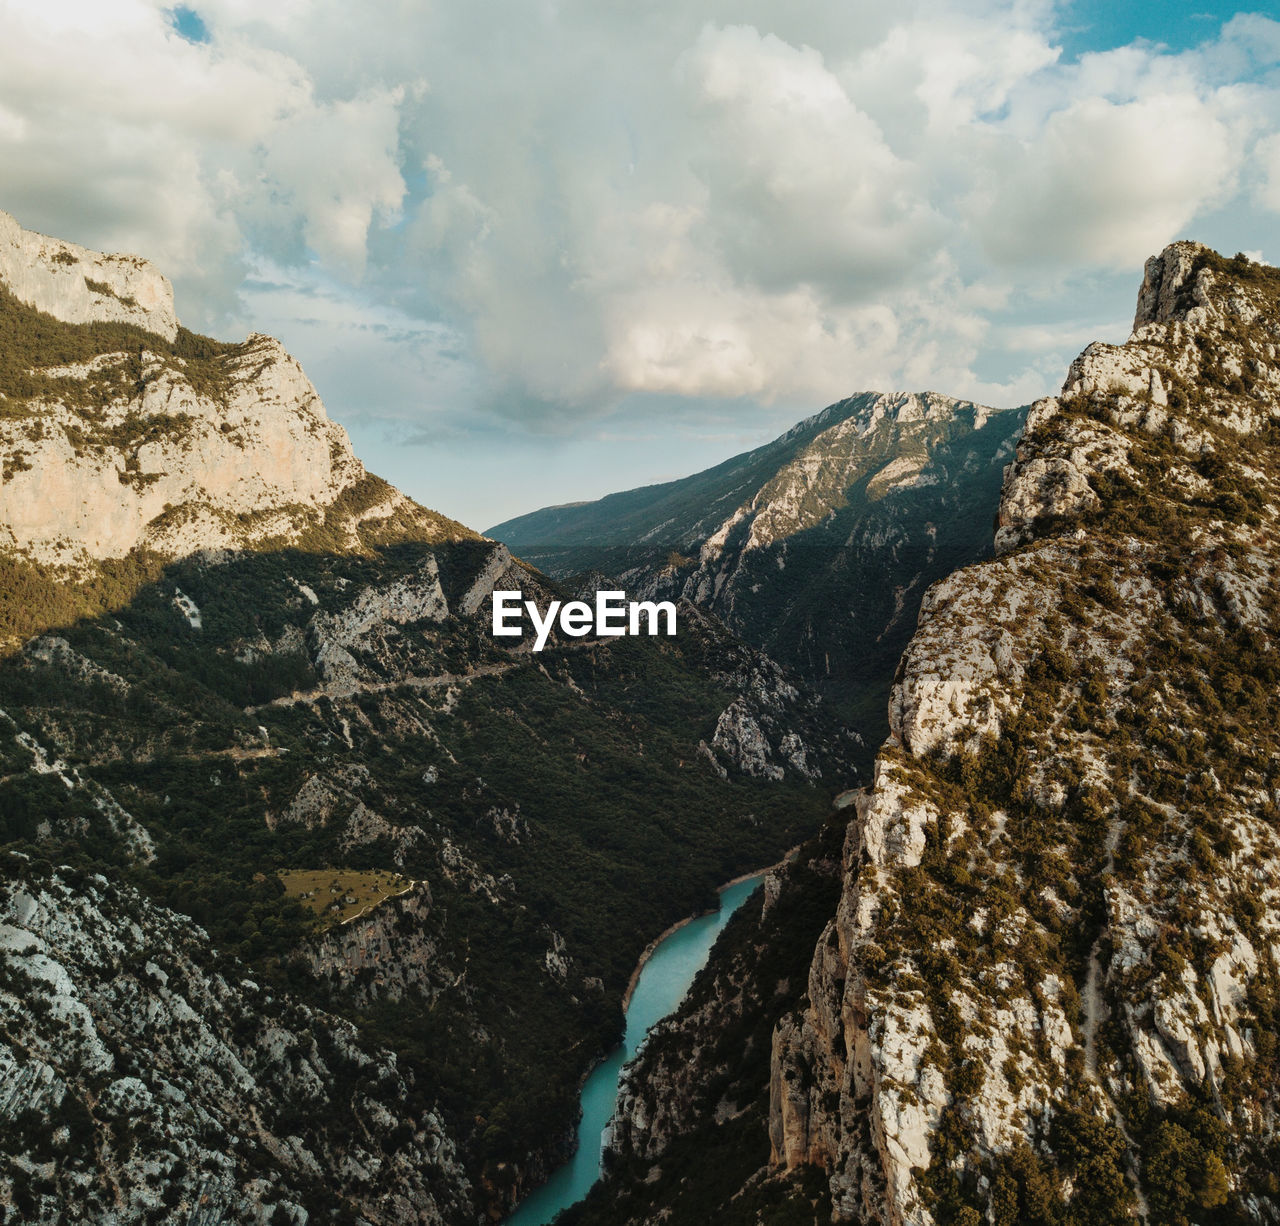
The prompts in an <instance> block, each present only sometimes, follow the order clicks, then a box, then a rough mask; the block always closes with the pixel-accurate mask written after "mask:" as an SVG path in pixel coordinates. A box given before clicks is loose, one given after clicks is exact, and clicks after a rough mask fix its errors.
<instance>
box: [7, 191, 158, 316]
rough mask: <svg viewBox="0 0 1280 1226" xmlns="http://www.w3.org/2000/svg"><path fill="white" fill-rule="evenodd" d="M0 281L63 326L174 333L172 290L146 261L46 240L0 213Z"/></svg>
mask: <svg viewBox="0 0 1280 1226" xmlns="http://www.w3.org/2000/svg"><path fill="white" fill-rule="evenodd" d="M0 281H3V282H4V284H6V285H7V286H9V288H10V289H11V290H12V291H13V293H14V294H15V295H16V296H17V297H18V298H19V299H20V300H21V301H22V302H25V303H28V304H29V305H30V306H33V307H35V308H36V309H37V310H40V311H44V312H45V313H46V314H49V315H52V316H53V317H54V318H55V319H60V320H62V321H63V322H64V323H69V324H83V323H91V322H93V321H94V320H105V321H111V322H117V323H129V324H137V325H138V326H139V327H141V328H144V329H146V330H147V331H148V332H154V333H156V334H157V335H158V336H162V337H164V339H165V340H167V341H172V340H173V339H174V337H175V336H176V335H177V333H178V317H177V315H176V314H175V312H174V308H173V286H172V285H170V284H169V280H168V278H167V277H165V276H164V275H163V274H162V273H161V272H160V270H159V269H158V268H156V266H155V265H154V264H152V263H151V262H150V261H149V260H144V259H141V258H140V257H138V256H136V255H102V254H100V253H99V252H97V251H89V250H88V249H87V248H84V247H78V246H77V245H76V244H75V243H68V242H64V241H63V240H62V239H59V238H48V237H47V236H46V235H43V234H37V233H36V232H35V231H34V230H24V229H23V228H22V226H20V225H19V224H18V222H17V221H16V220H15V219H14V218H13V217H11V216H10V215H9V214H8V213H5V212H2V211H0Z"/></svg>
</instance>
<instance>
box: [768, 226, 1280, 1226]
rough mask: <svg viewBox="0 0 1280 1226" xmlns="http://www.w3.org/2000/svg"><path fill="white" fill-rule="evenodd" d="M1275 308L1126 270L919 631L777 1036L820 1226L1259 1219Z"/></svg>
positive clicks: (1266, 1134) (1268, 1202) (1165, 266)
mask: <svg viewBox="0 0 1280 1226" xmlns="http://www.w3.org/2000/svg"><path fill="white" fill-rule="evenodd" d="M1278 303H1280V274H1277V273H1276V272H1275V271H1274V270H1272V269H1268V268H1262V267H1259V266H1256V265H1251V264H1249V263H1248V262H1247V261H1243V260H1240V259H1237V260H1233V261H1227V260H1223V259H1222V258H1221V257H1218V256H1216V255H1214V254H1213V253H1212V252H1209V251H1208V250H1207V249H1205V248H1202V247H1197V246H1195V245H1193V244H1176V245H1175V246H1173V247H1171V248H1170V249H1169V250H1167V251H1166V252H1165V253H1164V254H1163V255H1162V256H1160V257H1157V258H1156V259H1155V260H1153V261H1150V262H1149V263H1148V265H1147V270H1146V277H1145V279H1144V283H1143V288H1142V292H1141V295H1140V298H1139V305H1138V315H1137V321H1136V324H1137V326H1136V329H1135V332H1134V335H1133V337H1132V338H1131V339H1130V341H1129V342H1128V343H1127V344H1126V345H1124V346H1120V347H1114V346H1098V345H1095V346H1090V348H1089V349H1087V350H1086V351H1085V353H1084V354H1082V355H1081V357H1080V358H1079V359H1078V360H1077V361H1076V362H1075V363H1074V364H1073V366H1072V368H1071V371H1070V373H1069V375H1068V377H1067V380H1066V383H1065V385H1064V388H1063V392H1062V394H1061V395H1060V396H1059V397H1056V398H1053V399H1050V400H1046V401H1041V402H1039V403H1038V404H1037V405H1036V406H1034V407H1033V409H1032V411H1031V414H1030V415H1029V417H1028V422H1027V428H1026V432H1025V434H1024V436H1023V439H1022V441H1021V442H1020V443H1019V445H1018V452H1017V457H1016V460H1015V462H1014V463H1013V464H1012V465H1011V466H1010V467H1009V470H1008V472H1007V473H1006V477H1005V483H1004V493H1003V496H1002V499H1001V505H1000V517H999V530H998V535H997V547H998V550H999V551H1000V554H1001V556H1000V557H999V558H998V559H997V560H995V561H992V562H988V563H984V564H981V565H978V566H976V567H971V568H969V569H967V570H965V571H962V572H960V573H958V574H956V575H954V576H952V577H951V578H949V579H948V580H946V581H945V582H944V583H942V584H940V585H938V586H937V587H935V588H934V589H933V590H932V591H931V592H930V594H929V596H928V598H926V600H925V601H924V603H923V605H922V609H921V619H920V626H919V628H918V630H917V632H916V635H915V637H914V638H913V639H912V642H911V644H910V645H909V647H908V649H907V651H906V653H905V655H904V657H903V660H902V664H901V666H900V669H899V676H898V679H897V682H896V684H895V686H894V691H893V698H892V701H891V704H890V718H891V734H890V737H889V740H888V741H887V743H886V744H885V746H884V748H883V749H882V751H881V753H880V756H879V758H878V760H877V763H876V769H875V777H874V781H873V783H872V786H871V787H870V788H869V789H867V791H866V792H865V793H863V794H862V795H861V796H860V797H859V798H858V801H857V805H856V817H855V819H854V821H853V822H852V824H851V826H850V829H849V836H848V842H847V847H846V862H845V886H844V892H843V895H842V898H841V901H840V905H839V908H838V910H837V913H836V915H835V917H834V918H833V919H832V921H831V922H830V923H829V925H828V927H827V931H826V933H825V934H824V937H823V938H822V939H821V940H820V941H819V942H818V946H817V950H816V952H815V955H814V958H813V962H812V966H811V970H810V975H809V984H808V1000H807V1003H806V1004H805V1006H804V1008H803V1010H802V1012H801V1013H800V1014H798V1015H797V1016H795V1017H793V1018H790V1019H788V1020H786V1021H785V1022H784V1023H783V1024H782V1025H780V1026H779V1028H778V1030H777V1031H776V1033H775V1039H774V1053H773V1092H772V1095H771V1118H770V1128H771V1138H772V1142H773V1155H774V1161H775V1162H776V1163H777V1164H778V1165H779V1166H781V1167H788V1168H795V1167H799V1166H802V1165H805V1164H815V1165H817V1166H819V1167H820V1168H821V1169H823V1170H824V1171H825V1172H826V1176H827V1178H828V1181H829V1185H830V1189H831V1195H832V1201H833V1204H834V1205H835V1207H836V1218H837V1220H841V1221H858V1222H862V1221H874V1222H883V1223H887V1224H892V1226H899V1224H902V1223H911V1224H913V1226H928V1224H930V1223H933V1222H943V1221H957V1222H959V1221H965V1222H977V1221H980V1220H983V1219H984V1218H985V1219H986V1220H990V1221H996V1222H1014V1221H1023V1220H1031V1216H1029V1215H1032V1214H1033V1213H1036V1214H1043V1215H1046V1216H1045V1218H1044V1219H1043V1220H1050V1218H1051V1217H1052V1215H1054V1214H1062V1213H1068V1212H1069V1213H1070V1214H1071V1215H1072V1220H1089V1221H1102V1220H1106V1221H1120V1220H1126V1219H1128V1218H1129V1217H1131V1216H1132V1215H1137V1216H1140V1217H1142V1218H1144V1219H1146V1220H1150V1221H1153V1222H1154V1221H1161V1222H1165V1221H1185V1220H1197V1221H1198V1220H1203V1219H1202V1218H1201V1217H1200V1216H1199V1215H1200V1214H1202V1213H1203V1211H1204V1210H1205V1209H1217V1208H1219V1207H1221V1208H1222V1210H1223V1211H1224V1212H1226V1213H1229V1214H1230V1213H1234V1214H1237V1215H1239V1220H1245V1219H1246V1218H1247V1219H1248V1220H1253V1221H1260V1222H1263V1221H1276V1220H1280V1196H1278V1195H1277V1189H1276V1187H1275V1186H1274V1175H1273V1173H1272V1172H1273V1170H1274V1166H1273V1161H1272V1158H1273V1156H1274V1154H1275V1153H1276V1147H1277V1143H1278V1140H1280V1138H1278V1137H1277V1133H1276V1128H1275V1119H1276V1110H1277V1106H1280V1103H1278V1102H1277V1099H1276V1090H1275V1086H1276V1082H1275V1067H1276V1065H1275V1060H1276V1054H1275V1053H1276V1041H1275V1030H1276V1025H1277V1021H1278V1020H1280V1018H1278V1017H1277V1013H1276V1007H1275V996H1274V985H1275V983H1276V981H1277V975H1278V974H1280V838H1278V837H1277V834H1276V829H1275V820H1274V819H1275V797H1276V793H1275V792H1274V788H1275V786H1276V784H1277V783H1280V777H1277V774H1276V766H1275V763H1276V761H1278V760H1280V758H1278V757H1277V753H1278V752H1280V744H1278V743H1277V741H1276V734H1275V730H1274V724H1273V721H1272V719H1271V716H1270V713H1269V712H1270V710H1271V703H1272V702H1273V701H1274V697H1275V686H1276V678H1277V675H1278V674H1277V670H1276V665H1275V663H1274V661H1275V659H1276V652H1277V650H1278V649H1280V626H1278V624H1277V621H1276V605H1275V600H1274V592H1275V590H1276V586H1275V585H1276V581H1277V577H1278V573H1277V572H1278V571H1280V553H1278V552H1277V547H1276V544H1275V539H1276V538H1275V534H1274V531H1273V529H1274V525H1275V522H1276V517H1277V515H1278V514H1280V512H1278V510H1277V506H1278V504H1280V450H1278V449H1277V443H1278V442H1280V362H1278V361H1277V353H1278V351H1280V349H1278V342H1280V322H1277V316H1278V312H1277V304H1278ZM1229 696H1230V697H1229ZM1265 1155H1271V1156H1272V1157H1267V1156H1265ZM1032 1205H1036V1206H1040V1207H1039V1208H1037V1209H1034V1210H1033V1209H1031V1208H1028V1206H1032ZM1036 1220H1042V1219H1041V1218H1039V1217H1037V1218H1036ZM1054 1220H1056V1219H1054Z"/></svg>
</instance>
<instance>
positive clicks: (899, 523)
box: [489, 392, 1024, 745]
mask: <svg viewBox="0 0 1280 1226" xmlns="http://www.w3.org/2000/svg"><path fill="white" fill-rule="evenodd" d="M1023 416H1024V412H1023V411H1022V410H1005V411H997V410H994V409H990V408H987V407H985V406H982V405H976V404H971V403H969V402H966V401H958V400H954V399H952V398H950V397H948V396H942V395H939V394H937V393H934V392H925V393H921V394H918V395H910V394H893V395H880V394H877V393H874V392H868V393H864V394H862V395H859V396H853V397H851V398H849V399H848V400H844V401H841V402H840V403H839V404H834V405H831V406H830V407H829V408H827V409H824V410H823V411H822V412H821V413H818V414H816V415H815V416H813V417H810V418H808V419H806V420H805V421H802V422H800V423H799V424H798V425H796V426H794V427H793V428H792V429H791V430H789V431H787V433H786V434H784V435H782V436H781V437H780V438H778V439H776V440H774V441H773V442H772V443H770V444H768V445H767V446H765V447H761V448H758V449H757V450H755V451H752V452H748V453H746V454H745V455H741V456H737V457H735V458H734V459H731V460H727V461H726V462H725V463H724V464H721V465H719V466H718V467H716V468H713V469H709V470H708V471H706V472H703V473H698V474H696V475H694V476H692V477H687V478H685V479H683V480H681V481H674V482H670V483H667V484H665V485H656V486H648V487H645V488H643V489H638V490H631V491H629V492H627V493H622V494H614V495H611V496H610V497H608V498H604V499H601V500H600V501H599V502H593V503H579V504H575V505H572V506H565V507H551V508H547V509H546V510H543V511H537V512H534V513H533V514H531V515H527V516H523V517H521V518H519V519H515V520H510V521H508V522H507V523H504V524H499V525H498V526H497V527H494V528H490V529H489V533H490V535H492V536H495V537H497V538H498V539H500V540H503V541H505V542H507V543H508V544H509V545H510V546H511V547H512V548H513V549H515V550H516V551H517V552H518V553H519V554H520V555H521V556H522V557H525V558H527V559H529V560H530V561H532V562H534V563H535V564H536V565H538V566H541V567H543V568H544V569H546V570H547V571H548V572H549V573H552V574H566V573H568V572H570V571H574V570H580V569H585V568H596V569H598V570H600V571H603V572H606V573H609V574H612V575H614V576H616V581H617V582H618V583H619V584H622V585H624V586H626V587H627V588H628V590H632V591H636V592H642V593H644V594H645V595H647V596H651V597H660V598H672V597H684V598H685V599H688V600H691V601H694V602H696V603H697V604H699V605H700V606H701V607H703V608H705V609H708V610H709V611H712V612H714V613H715V614H716V615H717V616H718V617H720V618H722V619H723V620H724V621H725V622H726V624H728V625H729V626H730V627H732V628H733V629H734V630H735V631H736V632H737V633H738V634H741V635H742V636H743V637H744V638H745V639H746V640H747V641H749V642H751V643H754V644H755V645H756V646H759V647H760V648H762V649H763V650H765V651H767V652H769V653H770V655H772V656H774V657H775V658H776V659H778V660H780V661H781V662H783V663H784V664H787V665H789V666H790V667H791V668H792V669H794V670H795V672H796V673H797V675H798V676H800V677H801V678H803V679H804V680H805V681H806V682H807V683H808V684H809V685H811V686H813V687H814V688H815V689H818V690H819V691H821V692H822V693H824V694H825V695H827V696H828V697H829V698H830V699H831V700H832V701H833V702H835V703H836V704H837V705H838V706H839V708H840V709H841V710H842V711H843V712H844V714H845V715H846V717H847V718H848V719H850V720H851V721H852V722H853V723H854V724H855V726H857V727H859V728H860V729H862V730H864V731H865V732H866V733H867V734H868V735H869V736H870V737H871V738H872V740H871V744H873V745H874V744H878V743H879V740H880V739H881V738H882V736H883V734H884V726H883V720H884V717H883V712H884V708H885V699H886V697H887V690H888V684H889V680H890V678H891V677H892V675H893V668H894V665H895V663H896V662H897V659H898V657H899V655H900V654H901V653H902V649H903V647H904V646H905V645H906V642H907V639H908V638H909V637H910V634H911V630H912V627H913V626H914V624H915V620H916V613H917V611H918V609H919V605H920V600H921V597H922V596H923V595H924V592H925V589H926V588H927V587H928V586H929V584H930V583H932V582H934V581H935V580H937V579H940V578H942V577H943V576H944V575H947V574H949V573H950V572H951V571H953V570H954V569H956V568H957V567H959V566H963V565H965V564H967V563H969V562H972V561H975V560H977V559H978V558H981V557H983V556H985V555H988V554H989V553H990V551H991V533H990V523H991V519H992V517H993V515H994V514H995V508H996V502H997V498H998V494H999V489H1000V479H1001V471H1002V467H1003V465H1004V463H1005V461H1007V460H1008V459H1009V458H1010V457H1011V455H1012V451H1013V443H1014V439H1015V438H1016V437H1017V434H1018V432H1019V430H1020V429H1021V425H1022V419H1023Z"/></svg>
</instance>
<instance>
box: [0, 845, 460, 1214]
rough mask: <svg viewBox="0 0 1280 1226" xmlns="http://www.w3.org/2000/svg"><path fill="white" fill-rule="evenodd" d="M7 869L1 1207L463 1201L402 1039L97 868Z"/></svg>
mask: <svg viewBox="0 0 1280 1226" xmlns="http://www.w3.org/2000/svg"><path fill="white" fill-rule="evenodd" d="M3 868H4V877H5V881H4V884H3V885H0V952H3V955H4V957H3V961H2V962H0V975H2V976H3V978H2V979H0V1138H2V1145H0V1151H2V1152H3V1155H4V1158H5V1163H6V1166H7V1167H8V1169H7V1170H5V1171H4V1172H3V1173H0V1206H3V1208H2V1209H0V1211H2V1212H4V1213H5V1220H6V1221H12V1222H41V1221H60V1222H107V1221H116V1222H133V1221H140V1222H141V1221H160V1220H173V1221H181V1222H198V1223H201V1226H216V1224H217V1223H232V1222H237V1223H239V1222H244V1223H268V1222H271V1223H278V1222H290V1223H300V1222H305V1221H307V1220H309V1219H310V1218H311V1217H312V1215H314V1217H315V1218H316V1219H317V1220H339V1219H340V1216H341V1215H343V1214H345V1215H346V1219H347V1220H350V1221H356V1220H366V1221H379V1222H396V1223H404V1224H406V1226H408V1224H409V1223H413V1224H415V1226H417V1224H421V1226H427V1224H428V1223H431V1224H436V1223H441V1222H446V1221H458V1220H467V1219H473V1218H474V1217H475V1207H474V1205H473V1204H472V1203H471V1199H470V1187H469V1184H468V1182H467V1178H466V1174H465V1172H464V1170H463V1167H462V1164H461V1162H460V1161H459V1159H458V1157H457V1155H456V1153H455V1152H454V1148H453V1143H452V1140H451V1139H450V1137H449V1136H448V1133H447V1131H446V1129H445V1126H444V1124H443V1123H442V1121H441V1120H440V1118H439V1116H438V1115H436V1114H435V1113H434V1111H433V1109H432V1107H431V1104H430V1099H429V1097H428V1098H426V1099H425V1101H424V1095H423V1093H422V1089H421V1087H419V1086H416V1085H415V1084H414V1079H413V1076H412V1074H411V1073H407V1072H406V1071H404V1070H403V1069H401V1068H400V1067H399V1066H398V1064H397V1061H396V1057H395V1056H394V1055H393V1054H392V1053H390V1052H385V1051H372V1052H371V1051H369V1049H368V1047H367V1045H365V1044H363V1043H362V1042H361V1041H360V1037H359V1035H358V1034H357V1032H356V1029H355V1027H353V1026H352V1025H351V1024H350V1023H349V1022H344V1021H341V1020H339V1019H338V1018H335V1017H332V1016H330V1015H327V1014H325V1013H320V1012H316V1011H315V1010H312V1009H309V1008H307V1007H305V1006H302V1005H299V1004H297V1003H296V1002H294V1001H291V1000H290V999H289V998H288V996H287V995H285V994H282V993H280V992H279V991H277V990H275V989H273V988H271V987H268V986H261V985H259V984H257V983H254V982H253V981H251V980H249V979H247V978H241V979H236V980H228V978H227V977H226V976H227V973H228V971H229V970H231V969H233V968H231V967H229V966H228V965H227V964H225V963H221V964H220V963H219V962H218V960H217V959H216V958H214V957H213V956H212V955H211V951H210V949H209V945H208V937H207V935H206V934H205V933H204V932H202V931H201V930H200V929H199V928H197V927H196V926H195V925H194V924H192V923H190V922H189V921H186V920H183V919H181V918H180V917H178V916H176V915H174V914H173V913H172V912H168V911H165V910H163V909H158V908H156V907H153V906H151V905H149V904H148V903H147V902H146V901H145V900H144V899H142V898H140V897H139V896H138V895H137V893H136V892H134V891H132V890H129V889H124V888H119V887H115V886H113V885H112V884H111V883H110V882H109V881H108V880H107V878H106V877H104V876H102V875H100V874H92V875H90V874H85V873H83V872H76V871H74V870H66V869H64V870H59V871H56V872H55V871H52V870H51V869H50V868H49V866H48V865H47V864H45V865H43V866H41V865H39V864H36V863H33V862H31V861H30V860H28V859H27V858H26V857H21V856H14V855H10V856H7V857H5V858H4V863H3Z"/></svg>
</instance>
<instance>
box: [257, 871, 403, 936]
mask: <svg viewBox="0 0 1280 1226" xmlns="http://www.w3.org/2000/svg"><path fill="white" fill-rule="evenodd" d="M276 875H277V876H278V877H279V878H280V881H281V883H282V884H283V885H284V892H285V896H286V897H287V898H296V899H297V900H298V901H299V902H300V903H302V905H303V906H304V907H306V908H307V909H308V910H309V911H312V912H314V913H315V916H316V921H317V924H316V927H317V929H318V930H319V931H324V930H325V929H326V928H333V927H335V926H336V925H339V924H345V923H346V922H347V921H348V920H352V919H355V918H356V917H357V916H360V915H363V914H364V913H365V912H367V911H370V910H372V909H373V908H374V907H376V906H377V905H378V904H379V903H380V902H384V901H386V899H388V898H394V897H395V896H396V895H397V894H403V893H404V892H405V891H406V890H409V889H411V888H412V887H413V882H412V881H411V880H410V879H409V878H407V877H402V876H401V875H400V874H399V873H392V872H387V871H386V870H374V871H372V872H352V871H351V870H350V869H330V868H325V869H281V870H280V871H279V872H278V873H277V874H276Z"/></svg>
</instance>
